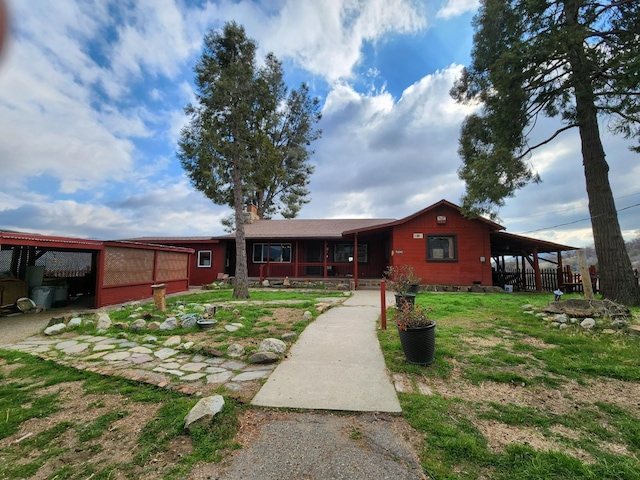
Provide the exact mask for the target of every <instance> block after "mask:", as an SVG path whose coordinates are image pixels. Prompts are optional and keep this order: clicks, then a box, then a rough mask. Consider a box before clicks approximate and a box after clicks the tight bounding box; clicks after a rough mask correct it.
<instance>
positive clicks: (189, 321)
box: [180, 313, 202, 328]
mask: <svg viewBox="0 0 640 480" xmlns="http://www.w3.org/2000/svg"><path fill="white" fill-rule="evenodd" d="M198 320H202V315H200V314H199V313H187V314H186V315H183V316H181V317H180V325H181V326H182V328H194V327H195V326H196V322H197V321H198Z"/></svg>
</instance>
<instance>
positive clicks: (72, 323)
mask: <svg viewBox="0 0 640 480" xmlns="http://www.w3.org/2000/svg"><path fill="white" fill-rule="evenodd" d="M80 325H82V318H80V317H73V318H72V319H71V320H69V323H67V326H68V327H79V326H80Z"/></svg>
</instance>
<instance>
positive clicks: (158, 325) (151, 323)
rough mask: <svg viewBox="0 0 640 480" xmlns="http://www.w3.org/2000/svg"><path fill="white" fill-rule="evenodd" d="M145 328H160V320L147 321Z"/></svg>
mask: <svg viewBox="0 0 640 480" xmlns="http://www.w3.org/2000/svg"><path fill="white" fill-rule="evenodd" d="M147 330H160V322H149V324H148V325H147Z"/></svg>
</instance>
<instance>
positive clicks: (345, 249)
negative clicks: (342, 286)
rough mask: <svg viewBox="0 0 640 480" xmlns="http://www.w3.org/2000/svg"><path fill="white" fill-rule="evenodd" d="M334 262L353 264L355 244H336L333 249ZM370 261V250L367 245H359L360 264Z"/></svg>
mask: <svg viewBox="0 0 640 480" xmlns="http://www.w3.org/2000/svg"><path fill="white" fill-rule="evenodd" d="M333 261H334V262H344V263H346V262H353V244H352V243H336V245H335V246H334V247H333ZM368 261H369V248H368V244H366V243H359V244H358V263H367V262H368Z"/></svg>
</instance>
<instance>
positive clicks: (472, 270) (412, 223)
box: [391, 205, 492, 285]
mask: <svg viewBox="0 0 640 480" xmlns="http://www.w3.org/2000/svg"><path fill="white" fill-rule="evenodd" d="M438 216H444V217H446V222H445V223H439V222H438V221H437V217H438ZM489 231H490V230H489V226H488V225H487V224H485V223H484V222H482V221H481V220H469V219H467V218H464V217H463V216H462V215H461V214H460V213H459V212H458V211H457V210H454V209H452V208H450V207H448V206H445V205H443V206H440V207H436V208H434V209H433V210H429V211H427V212H425V213H424V214H423V215H420V216H418V217H416V218H413V219H411V220H409V221H408V222H406V223H404V224H402V225H399V226H396V227H395V228H394V231H393V238H392V247H391V248H392V252H393V256H392V260H391V261H392V264H393V265H402V264H409V265H412V266H413V268H414V270H415V272H416V274H417V275H418V276H419V277H421V278H422V282H421V283H423V284H428V285H434V284H435V285H438V284H440V285H473V284H474V283H478V284H481V285H491V284H492V277H491V245H490V242H489ZM414 233H416V234H422V237H423V238H414ZM429 235H455V236H456V239H457V257H458V258H457V260H456V261H427V236H429ZM400 252H401V253H400ZM480 257H484V259H485V262H484V263H481V262H480Z"/></svg>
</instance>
